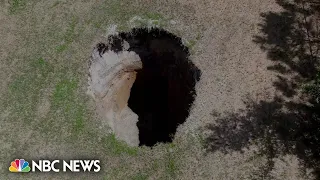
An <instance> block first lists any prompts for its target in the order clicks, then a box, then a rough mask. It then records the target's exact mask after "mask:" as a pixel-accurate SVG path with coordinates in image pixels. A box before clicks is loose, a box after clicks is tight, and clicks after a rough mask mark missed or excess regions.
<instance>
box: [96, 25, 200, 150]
mask: <svg viewBox="0 0 320 180" xmlns="http://www.w3.org/2000/svg"><path fill="white" fill-rule="evenodd" d="M97 50H98V52H99V54H100V55H102V54H104V53H106V52H107V51H113V52H115V53H120V52H122V51H128V52H135V53H136V54H137V55H138V56H139V57H140V60H141V62H142V68H136V69H134V72H135V76H136V77H135V80H134V82H133V84H132V86H131V90H130V95H129V97H128V101H127V106H128V107H129V108H130V109H131V110H132V111H133V112H134V113H135V114H136V115H137V116H138V121H137V123H136V126H137V128H138V130H139V135H138V136H139V137H138V138H139V145H140V146H141V145H146V146H153V145H155V144H156V143H158V142H171V141H172V138H173V136H174V135H175V133H176V129H177V127H178V125H180V124H182V123H183V122H184V121H185V120H186V118H187V117H188V116H189V110H190V107H191V105H192V103H193V101H194V99H195V96H196V91H195V85H196V83H197V81H199V80H200V76H201V71H200V70H199V69H198V68H197V67H196V66H195V65H194V64H193V63H192V62H191V60H190V59H189V50H188V48H187V47H186V46H184V45H183V43H182V41H181V38H179V37H177V36H175V35H174V34H172V33H170V32H168V31H165V30H163V29H158V28H152V29H149V28H134V29H132V30H131V31H130V32H120V33H118V34H117V35H111V36H109V37H108V43H100V44H98V45H97ZM124 71H125V70H124Z"/></svg>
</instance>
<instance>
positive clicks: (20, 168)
mask: <svg viewBox="0 0 320 180" xmlns="http://www.w3.org/2000/svg"><path fill="white" fill-rule="evenodd" d="M9 171H10V172H29V171H30V166H29V163H28V162H27V161H25V160H24V159H16V160H14V161H12V162H11V166H10V167H9Z"/></svg>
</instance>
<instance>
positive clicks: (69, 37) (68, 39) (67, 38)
mask: <svg viewBox="0 0 320 180" xmlns="http://www.w3.org/2000/svg"><path fill="white" fill-rule="evenodd" d="M77 23H78V19H77V18H75V17H73V19H72V21H71V22H70V24H69V27H68V29H67V31H66V33H65V35H64V39H63V43H62V44H61V45H58V46H57V48H56V50H57V52H58V53H61V52H63V51H65V50H66V49H67V48H68V46H69V44H71V43H72V41H73V40H74V39H75V37H76V33H75V28H76V25H77Z"/></svg>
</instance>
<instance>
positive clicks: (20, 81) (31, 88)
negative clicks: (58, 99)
mask: <svg viewBox="0 0 320 180" xmlns="http://www.w3.org/2000/svg"><path fill="white" fill-rule="evenodd" d="M52 71H53V69H52V66H51V65H50V64H48V63H47V62H46V61H45V60H44V59H43V58H39V59H37V60H32V61H31V63H30V64H29V66H27V67H26V69H25V71H24V73H23V74H22V75H20V76H18V77H17V78H16V79H15V80H14V81H13V82H12V83H11V84H10V85H9V98H8V99H7V100H8V101H7V103H8V106H9V107H12V111H13V112H14V113H13V115H15V116H16V118H23V119H25V121H31V120H32V119H33V118H34V115H35V109H36V104H37V102H38V100H39V97H40V96H41V89H42V88H44V87H45V84H46V82H47V81H48V78H49V75H50V73H51V72H52Z"/></svg>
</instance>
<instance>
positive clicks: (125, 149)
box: [104, 134, 138, 156]
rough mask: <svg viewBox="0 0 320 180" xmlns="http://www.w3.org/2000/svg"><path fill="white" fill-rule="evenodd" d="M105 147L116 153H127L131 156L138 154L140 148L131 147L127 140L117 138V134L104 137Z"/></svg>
mask: <svg viewBox="0 0 320 180" xmlns="http://www.w3.org/2000/svg"><path fill="white" fill-rule="evenodd" d="M104 144H105V148H106V149H107V150H108V151H109V152H111V153H112V154H114V155H121V154H127V155H130V156H136V155H138V148H136V147H130V146H128V145H127V144H126V143H125V142H123V141H120V140H117V139H116V137H115V135H114V134H112V135H109V136H107V137H106V138H104Z"/></svg>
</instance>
